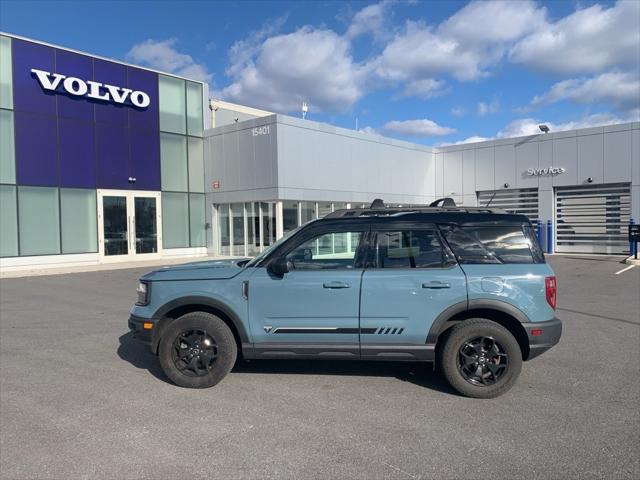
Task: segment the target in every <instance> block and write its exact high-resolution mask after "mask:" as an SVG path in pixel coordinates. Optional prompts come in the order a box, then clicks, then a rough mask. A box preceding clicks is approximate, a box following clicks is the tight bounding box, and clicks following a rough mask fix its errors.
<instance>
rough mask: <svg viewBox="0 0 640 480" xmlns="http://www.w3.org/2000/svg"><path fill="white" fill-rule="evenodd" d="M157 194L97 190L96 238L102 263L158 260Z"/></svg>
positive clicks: (158, 225)
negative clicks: (97, 238)
mask: <svg viewBox="0 0 640 480" xmlns="http://www.w3.org/2000/svg"><path fill="white" fill-rule="evenodd" d="M161 218H162V216H161V212H160V192H131V191H125V190H98V237H99V241H98V244H99V252H100V259H101V261H102V262H114V261H132V260H144V259H152V258H159V257H160V254H161V252H162V235H161V234H160V233H159V231H160V230H159V228H160V225H161V223H160V221H161Z"/></svg>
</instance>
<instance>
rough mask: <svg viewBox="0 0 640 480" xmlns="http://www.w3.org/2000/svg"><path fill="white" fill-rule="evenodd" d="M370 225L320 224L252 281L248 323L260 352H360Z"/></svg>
mask: <svg viewBox="0 0 640 480" xmlns="http://www.w3.org/2000/svg"><path fill="white" fill-rule="evenodd" d="M367 231H368V226H367V225H364V224H363V225H360V226H358V227H349V226H334V227H331V226H320V227H316V228H314V229H311V230H310V231H309V232H305V234H304V235H302V236H301V237H300V238H297V239H296V238H294V239H292V242H291V245H287V246H286V247H285V248H284V250H283V251H281V252H280V253H279V255H280V256H285V257H286V259H287V260H288V261H289V262H290V265H291V269H290V271H289V272H287V273H285V274H283V275H281V276H277V275H275V274H274V273H272V271H271V270H270V269H269V267H268V266H267V267H259V268H256V269H255V272H254V273H253V275H251V277H250V279H249V289H248V291H249V294H248V297H249V298H248V305H249V321H250V325H251V330H252V335H253V339H254V342H255V344H254V350H255V351H256V354H257V356H263V357H264V356H272V357H283V356H284V357H286V356H296V355H308V354H311V355H327V356H331V355H333V356H342V357H357V356H358V355H359V343H358V341H359V324H358V321H359V308H360V283H361V280H362V272H363V262H362V260H361V253H362V251H363V248H364V247H363V244H364V237H365V232H367Z"/></svg>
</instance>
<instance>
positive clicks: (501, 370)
mask: <svg viewBox="0 0 640 480" xmlns="http://www.w3.org/2000/svg"><path fill="white" fill-rule="evenodd" d="M444 205H447V206H434V207H418V208H388V207H385V206H384V204H383V203H382V202H380V201H376V202H374V204H372V206H371V208H368V209H358V210H340V211H336V212H334V213H331V214H329V215H328V216H326V217H325V218H323V219H320V220H315V221H312V222H309V223H307V224H305V225H303V226H301V227H299V228H298V229H296V230H293V231H292V232H290V233H289V234H288V235H287V236H285V237H284V238H282V239H281V240H279V241H278V242H277V243H275V244H274V245H273V246H271V247H270V248H269V249H268V250H266V251H265V252H263V253H262V254H261V255H259V256H258V257H256V258H253V259H241V260H238V259H235V260H219V261H206V262H197V263H189V264H185V265H179V266H173V267H165V268H161V269H159V270H156V271H154V272H151V273H148V274H146V275H145V276H143V277H142V278H141V279H140V284H139V286H138V301H137V303H136V304H135V306H134V307H133V308H132V310H131V316H130V318H129V328H130V329H131V330H132V331H133V332H134V336H135V337H136V338H139V339H140V340H142V341H144V342H146V343H147V344H148V345H149V346H150V348H151V351H152V352H153V353H154V354H157V355H158V357H159V360H160V364H161V366H162V368H163V370H164V372H165V373H166V375H167V376H168V377H169V379H170V380H172V381H173V382H175V383H176V384H177V385H180V386H183V387H192V388H203V387H211V386H213V385H215V384H217V383H218V382H219V381H220V380H222V379H223V378H224V376H225V375H226V374H227V373H228V372H229V371H230V370H231V368H232V367H233V365H234V363H235V362H236V358H237V356H238V355H241V356H242V357H243V358H244V359H273V358H278V359H282V358H292V359H301V358H302V359H340V360H346V359H354V360H393V361H398V360H401V361H422V362H436V364H437V365H438V366H439V368H440V370H441V371H442V373H443V374H444V376H445V378H446V379H447V381H448V382H449V383H450V384H451V386H452V387H453V388H454V389H455V390H457V391H458V392H460V393H461V394H463V395H467V396H470V397H480V398H491V397H496V396H498V395H501V394H502V393H504V392H506V391H507V390H508V389H509V388H511V387H512V386H513V384H514V383H515V381H516V379H517V377H518V375H519V373H520V370H521V368H522V362H523V361H526V360H530V359H532V358H534V357H536V356H538V355H540V354H541V353H543V352H545V351H546V350H548V349H549V348H551V347H552V346H553V345H555V344H556V343H558V341H559V339H560V334H561V332H562V325H561V323H560V321H559V320H558V319H557V318H556V317H555V308H556V299H557V290H556V288H557V285H556V278H555V276H554V273H553V271H552V270H551V268H550V267H549V265H547V264H546V263H545V258H544V254H543V252H542V250H541V248H540V245H539V243H538V240H537V238H536V235H535V233H534V228H533V227H532V225H531V223H530V221H529V219H528V218H527V217H526V216H524V215H516V214H509V213H505V212H503V211H498V210H493V209H490V208H464V207H455V206H450V205H451V203H450V202H444Z"/></svg>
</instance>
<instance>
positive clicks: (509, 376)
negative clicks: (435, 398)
mask: <svg viewBox="0 0 640 480" xmlns="http://www.w3.org/2000/svg"><path fill="white" fill-rule="evenodd" d="M438 360H439V362H438V363H439V364H440V367H441V370H442V373H443V374H444V377H445V378H446V379H447V381H448V382H449V384H450V385H451V386H452V387H453V388H454V389H455V390H456V391H457V392H458V393H460V394H462V395H464V396H466V397H472V398H495V397H498V396H500V395H502V394H503V393H505V392H507V391H508V390H509V389H510V388H511V387H512V386H513V385H514V384H515V382H516V380H517V379H518V375H520V371H521V370H522V351H521V350H520V345H518V342H517V341H516V339H515V338H514V336H513V335H512V334H511V333H510V332H509V331H508V330H507V329H506V328H504V327H503V326H501V325H499V324H497V323H495V322H492V321H491V320H486V319H484V318H473V319H469V320H465V321H463V322H460V323H459V324H458V325H456V326H455V327H453V328H451V329H450V333H449V335H448V337H447V338H446V339H445V343H444V347H443V348H442V350H441V351H440V355H439V359H438Z"/></svg>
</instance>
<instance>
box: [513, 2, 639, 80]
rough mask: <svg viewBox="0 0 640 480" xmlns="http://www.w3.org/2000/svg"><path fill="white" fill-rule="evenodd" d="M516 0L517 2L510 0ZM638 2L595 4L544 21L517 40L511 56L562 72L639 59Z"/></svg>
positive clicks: (635, 63)
mask: <svg viewBox="0 0 640 480" xmlns="http://www.w3.org/2000/svg"><path fill="white" fill-rule="evenodd" d="M514 4H519V2H514ZM639 22H640V2H638V1H637V0H626V1H618V2H617V3H616V4H615V5H614V6H612V7H610V8H606V7H603V6H602V5H599V4H596V5H593V6H591V7H588V8H583V9H579V10H576V11H575V12H574V13H572V14H570V15H568V16H566V17H564V18H562V19H560V20H558V21H557V22H555V23H550V24H546V25H545V26H544V27H543V28H539V29H538V30H536V31H535V32H533V33H531V34H530V35H528V36H527V37H526V38H524V39H522V40H521V41H520V42H518V43H517V44H516V45H515V46H514V47H513V49H512V51H511V55H510V56H511V59H512V60H513V61H515V62H519V63H522V64H524V65H526V66H528V67H531V68H534V69H538V70H542V71H550V72H556V73H562V74H576V73H597V72H601V71H603V70H605V69H610V68H620V67H626V66H634V67H635V68H638V65H639V62H640V28H638V24H639Z"/></svg>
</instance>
